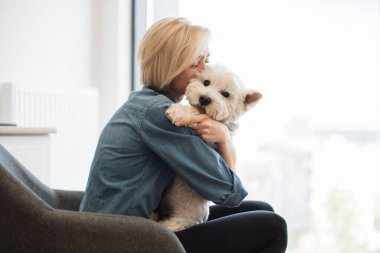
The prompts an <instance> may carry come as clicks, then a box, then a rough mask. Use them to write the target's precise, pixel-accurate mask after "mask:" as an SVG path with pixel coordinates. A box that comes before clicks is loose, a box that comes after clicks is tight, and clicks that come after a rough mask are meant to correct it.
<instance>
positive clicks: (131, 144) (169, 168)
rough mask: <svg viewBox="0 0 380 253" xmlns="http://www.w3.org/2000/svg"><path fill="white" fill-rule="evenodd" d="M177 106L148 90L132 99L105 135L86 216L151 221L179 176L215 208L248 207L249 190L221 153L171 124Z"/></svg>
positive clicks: (95, 160) (87, 196) (190, 131)
mask: <svg viewBox="0 0 380 253" xmlns="http://www.w3.org/2000/svg"><path fill="white" fill-rule="evenodd" d="M173 102H174V101H173V100H172V99H171V98H170V96H168V95H165V94H160V93H157V92H156V91H154V90H152V89H149V88H143V89H142V90H140V91H136V92H132V93H131V94H130V96H129V98H128V101H127V102H125V104H124V105H122V106H121V107H120V108H119V109H118V110H117V111H116V113H115V114H114V115H113V117H112V118H111V119H110V121H109V122H108V123H107V125H106V126H105V128H104V129H103V131H102V133H101V135H100V138H99V142H98V145H97V148H96V151H95V155H94V158H93V162H92V165H91V170H90V174H89V178H88V182H87V187H86V191H85V195H84V197H83V199H82V202H81V205H80V210H81V211H85V212H102V213H113V214H125V215H133V216H140V217H148V215H149V214H150V213H151V212H153V211H154V210H155V209H156V208H157V206H158V204H159V202H160V199H161V195H162V194H163V192H164V190H165V188H166V187H167V186H168V185H169V183H170V182H171V180H172V179H173V178H174V176H175V175H176V174H178V175H180V176H182V177H183V178H184V179H185V181H186V182H187V183H188V184H189V185H190V186H191V187H192V188H193V189H194V190H195V191H197V192H198V193H199V194H200V195H201V196H202V197H204V198H205V199H208V200H210V201H212V202H214V203H215V204H219V205H223V206H227V207H234V206H238V205H239V204H240V203H241V202H242V201H243V199H244V198H245V197H246V195H247V192H246V190H245V189H244V188H243V186H242V183H241V181H240V179H239V178H238V176H237V175H236V174H235V173H234V172H232V171H231V170H230V169H229V168H228V166H227V165H226V163H225V162H224V160H223V158H222V157H221V156H220V155H219V154H218V152H217V151H216V150H215V149H213V148H212V147H210V146H209V145H207V144H206V143H205V142H204V141H203V140H202V139H201V138H200V137H199V136H198V135H197V132H196V131H195V130H193V129H191V128H188V127H177V126H175V125H173V124H172V123H171V122H170V121H169V120H168V119H167V118H166V116H165V115H164V113H165V111H166V109H167V108H168V107H169V106H170V105H171V104H172V103H173Z"/></svg>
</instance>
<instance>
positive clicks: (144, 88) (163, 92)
mask: <svg viewBox="0 0 380 253" xmlns="http://www.w3.org/2000/svg"><path fill="white" fill-rule="evenodd" d="M143 90H153V91H154V92H157V93H158V94H161V95H164V96H165V97H167V98H169V99H170V100H171V101H173V102H174V103H176V101H175V99H174V98H173V97H172V96H171V95H170V94H169V92H167V91H164V90H158V89H156V88H153V87H143Z"/></svg>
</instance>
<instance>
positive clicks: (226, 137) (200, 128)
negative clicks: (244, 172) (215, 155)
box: [175, 114, 236, 172]
mask: <svg viewBox="0 0 380 253" xmlns="http://www.w3.org/2000/svg"><path fill="white" fill-rule="evenodd" d="M194 123H195V124H196V127H195V129H196V130H197V132H198V135H199V136H200V137H201V138H202V139H203V140H204V141H206V142H208V143H215V144H216V146H217V149H218V152H219V154H220V155H221V156H222V157H223V159H224V161H225V162H226V164H227V165H228V166H229V168H230V169H231V170H232V171H234V172H235V169H236V152H235V147H234V145H233V142H232V137H231V135H230V131H229V130H228V128H227V126H226V125H224V124H223V123H220V122H218V121H215V120H213V119H211V118H209V117H208V116H207V115H205V114H200V115H195V116H191V117H186V118H182V119H179V120H178V121H176V123H175V125H176V126H184V125H188V124H194Z"/></svg>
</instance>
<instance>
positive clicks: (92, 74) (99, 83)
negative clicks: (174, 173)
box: [0, 0, 132, 190]
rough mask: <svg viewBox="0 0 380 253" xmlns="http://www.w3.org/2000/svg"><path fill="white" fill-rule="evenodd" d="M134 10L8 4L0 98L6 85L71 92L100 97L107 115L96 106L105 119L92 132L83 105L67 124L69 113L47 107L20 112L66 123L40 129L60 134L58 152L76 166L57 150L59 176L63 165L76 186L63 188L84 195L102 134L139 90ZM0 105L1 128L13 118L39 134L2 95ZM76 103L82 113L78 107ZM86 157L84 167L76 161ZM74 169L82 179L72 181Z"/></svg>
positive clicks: (4, 6) (1, 10) (2, 17)
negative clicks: (134, 74) (134, 82)
mask: <svg viewBox="0 0 380 253" xmlns="http://www.w3.org/2000/svg"><path fill="white" fill-rule="evenodd" d="M131 9H132V0H0V93H1V92H2V91H3V94H4V89H3V88H2V87H4V85H2V84H4V83H12V84H14V85H15V86H16V87H19V86H20V87H25V88H27V89H28V90H34V91H36V90H40V89H41V90H45V89H47V90H52V89H53V90H56V91H63V92H65V91H66V90H67V91H68V92H69V91H72V92H74V94H75V91H77V90H80V91H82V90H85V92H91V91H92V92H93V88H96V89H97V90H98V94H99V108H97V106H90V108H93V110H94V111H90V113H89V114H94V112H95V115H97V113H98V115H99V117H94V119H95V120H94V122H95V123H94V124H93V123H90V124H87V125H90V126H87V128H86V126H85V125H86V124H81V123H80V122H79V121H78V118H79V119H80V120H84V119H85V118H86V117H85V116H86V115H84V114H85V113H84V112H83V110H82V111H81V109H83V108H82V107H83V106H80V105H78V106H80V108H77V110H74V113H72V114H76V115H72V118H71V119H70V118H69V119H64V118H63V116H62V114H61V113H59V112H58V111H56V110H55V111H53V112H52V110H54V108H46V107H47V106H45V108H46V109H45V110H44V109H40V108H38V109H36V108H34V107H33V108H23V109H20V110H22V112H24V114H25V111H26V109H33V110H34V111H33V116H31V118H33V119H37V118H41V116H46V117H47V118H49V116H50V118H51V117H52V115H54V118H55V115H60V118H59V120H57V121H54V122H56V123H41V124H53V125H40V124H38V125H33V126H39V127H40V126H42V127H55V128H56V129H57V130H58V131H57V133H55V134H54V135H53V137H54V138H56V139H57V141H56V142H57V143H56V144H54V145H55V146H56V147H57V148H56V150H58V149H59V148H67V149H68V150H69V151H68V152H69V154H68V155H67V156H68V157H70V158H71V159H65V156H64V155H62V153H60V152H56V150H54V148H53V152H52V161H51V162H52V163H51V164H52V169H53V170H54V169H57V168H58V166H56V165H57V164H59V165H62V166H63V167H64V168H63V169H59V170H60V172H62V173H63V174H64V176H62V175H60V178H67V179H68V180H66V181H64V183H59V184H55V186H58V187H59V188H62V189H79V190H83V189H84V188H83V185H84V184H85V183H86V178H84V177H85V176H83V175H87V174H88V169H89V167H90V163H91V160H92V156H93V152H94V150H95V145H96V142H97V138H98V135H99V130H101V129H102V127H103V126H104V124H105V123H106V122H107V121H108V119H109V118H110V117H111V115H112V114H113V113H114V111H115V110H116V109H117V108H118V107H119V106H120V105H121V104H122V103H123V102H124V101H125V100H126V99H127V96H128V93H129V91H130V87H131V84H130V79H131V42H132V40H131V35H130V34H131V25H132V15H131V14H132V13H131ZM90 88H91V89H90ZM2 89H3V90H2ZM87 90H90V91H87ZM8 96H9V95H8ZM0 99H1V100H0V122H3V123H7V122H8V123H9V122H10V121H9V118H10V119H13V118H16V120H15V122H13V121H12V123H16V124H18V125H19V126H31V124H32V123H30V122H26V123H25V122H23V121H22V120H20V117H13V116H14V115H13V116H12V115H10V114H12V112H14V111H15V110H12V101H10V100H9V99H4V96H3V97H2V96H1V94H0ZM6 100H7V101H8V102H7V101H6ZM77 100H78V99H77ZM33 101H34V100H33ZM76 102H78V101H76ZM82 102H83V101H82ZM69 103H70V104H69V105H70V106H73V105H74V102H73V101H70V102H69ZM84 103H85V101H84ZM13 107H15V106H13ZM28 107H31V106H28ZM20 108H21V107H20ZM49 109H50V110H49ZM89 110H91V109H89ZM18 114H22V113H20V112H19V113H18ZM31 114H32V113H31ZM4 115H5V116H4ZM81 115H83V116H81ZM18 116H20V115H18ZM69 116H70V115H69ZM17 118H19V120H17ZM97 118H99V122H98V123H99V124H96V122H97ZM63 119H64V120H63ZM17 121H18V122H17ZM50 122H53V121H50ZM68 122H75V123H76V124H69V123H68ZM34 123H35V124H37V123H36V122H34ZM86 123H89V122H88V121H87V122H86ZM70 125H71V126H72V127H74V128H75V130H72V129H70V127H69V126H70ZM80 130H82V132H83V131H84V132H86V134H87V133H88V134H89V135H90V137H89V138H87V139H88V140H87V142H86V138H85V136H84V135H79V136H80V138H75V133H74V132H77V131H80ZM63 135H65V136H64V137H63ZM58 137H60V138H58ZM66 137H67V138H66ZM70 138H71V139H70ZM58 139H59V140H58ZM68 139H70V140H68ZM72 139H75V140H72ZM58 142H59V143H58ZM67 143H69V144H67ZM54 145H53V146H54ZM78 148H81V150H80V151H78ZM70 152H71V153H70ZM88 153H89V155H86V154H88ZM54 154H58V155H59V157H58V155H57V156H54ZM78 154H79V158H78V159H79V160H75V159H74V158H75V156H78ZM62 160H65V161H68V160H70V162H72V161H75V162H74V163H75V165H73V164H69V163H67V162H65V163H64V164H63V162H62ZM70 168H71V169H72V168H76V169H78V170H81V171H76V172H75V173H74V174H75V175H72V174H73V173H72V171H71V170H70ZM81 175H82V176H81ZM53 181H54V180H53ZM53 183H54V182H53Z"/></svg>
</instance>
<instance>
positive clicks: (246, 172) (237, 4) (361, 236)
mask: <svg viewBox="0 0 380 253" xmlns="http://www.w3.org/2000/svg"><path fill="white" fill-rule="evenodd" d="M163 2H165V1H163ZM379 8H380V6H379V1H377V0H367V1H360V0H354V1H343V0H338V1H330V0H320V1H301V0H287V1H283V0H267V1H251V0H235V1H228V0H218V1H215V0H192V1H188V0H178V16H186V17H189V18H190V19H191V20H192V21H193V23H196V24H200V25H203V26H206V27H209V28H210V29H211V31H212V41H211V44H210V51H211V56H210V62H211V63H213V62H220V63H225V64H226V65H229V66H230V67H231V68H232V69H233V70H235V72H236V73H237V74H238V75H239V76H240V77H241V79H242V80H243V81H244V82H245V83H246V85H247V87H249V88H253V89H257V90H259V91H260V92H262V94H263V99H262V101H260V102H259V103H258V105H257V106H256V107H255V108H253V109H252V110H251V111H249V112H248V113H247V114H245V115H243V117H242V119H241V121H240V129H239V130H238V132H237V135H236V137H235V139H234V142H235V146H236V149H237V152H238V170H239V172H238V173H239V175H240V177H241V178H242V180H243V181H244V183H245V185H246V187H247V189H248V190H249V196H248V199H259V200H264V201H267V202H269V203H270V204H272V205H273V207H274V208H275V210H276V211H277V212H278V213H279V214H280V215H282V216H283V217H285V219H286V220H287V222H288V230H289V231H288V232H289V246H288V251H287V252H290V253H299V252H302V253H315V252H324V253H330V252H331V253H364V252H374V251H376V250H377V251H379V250H380V244H379V243H378V241H379V237H378V236H379V225H378V224H379V217H378V216H379V211H378V209H379V208H378V206H379V204H378V203H379V200H378V199H379V197H378V196H379V195H380V186H379V184H378V182H377V181H378V178H380V117H379V116H378V115H379V113H378V108H380V99H378V96H379V95H378V94H379V91H380V46H379V45H380V32H379V31H380V24H379V19H380V13H379ZM162 9H163V8H162ZM171 15H172V13H171V14H167V16H171ZM376 238H377V239H376Z"/></svg>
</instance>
